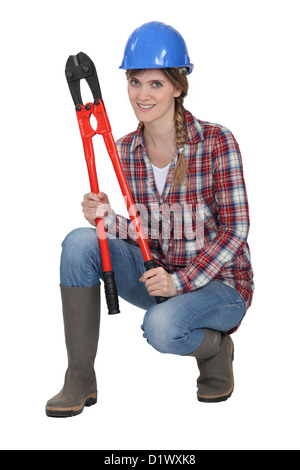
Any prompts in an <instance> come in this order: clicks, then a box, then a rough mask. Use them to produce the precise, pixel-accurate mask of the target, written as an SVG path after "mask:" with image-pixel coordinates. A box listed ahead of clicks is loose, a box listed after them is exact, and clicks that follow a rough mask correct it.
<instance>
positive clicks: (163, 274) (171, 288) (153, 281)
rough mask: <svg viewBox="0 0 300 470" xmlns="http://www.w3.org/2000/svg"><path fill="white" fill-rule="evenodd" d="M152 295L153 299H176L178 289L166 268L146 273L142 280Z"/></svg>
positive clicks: (150, 270)
mask: <svg viewBox="0 0 300 470" xmlns="http://www.w3.org/2000/svg"><path fill="white" fill-rule="evenodd" d="M140 281H141V282H144V283H145V286H146V288H147V290H148V292H149V294H150V295H152V296H153V297H174V296H175V295H176V289H175V285H174V282H173V279H172V278H171V276H170V274H168V273H167V271H165V270H164V268H161V267H160V268H154V269H149V271H146V272H145V273H144V274H143V275H142V277H141V279H140Z"/></svg>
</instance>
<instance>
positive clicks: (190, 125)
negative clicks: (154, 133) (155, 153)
mask: <svg viewBox="0 0 300 470" xmlns="http://www.w3.org/2000/svg"><path fill="white" fill-rule="evenodd" d="M185 119H186V123H187V132H188V135H187V140H186V144H197V143H198V142H200V141H202V140H204V136H203V132H202V128H201V124H200V122H199V121H198V119H196V118H195V117H194V116H193V115H192V114H191V113H190V112H189V111H185ZM143 128H144V124H143V123H142V122H140V123H139V125H138V128H137V130H136V133H135V142H134V148H136V147H138V146H139V145H140V146H142V147H144V146H145V143H144V139H143Z"/></svg>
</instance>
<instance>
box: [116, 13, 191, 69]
mask: <svg viewBox="0 0 300 470" xmlns="http://www.w3.org/2000/svg"><path fill="white" fill-rule="evenodd" d="M161 68H185V69H186V74H189V73H191V72H192V70H193V68H194V65H193V64H191V62H190V58H189V55H188V50H187V47H186V44H185V41H184V39H183V37H182V36H181V34H180V33H179V32H178V31H177V30H176V29H174V28H173V27H172V26H168V25H166V24H165V23H160V22H158V21H151V22H150V23H145V24H143V25H142V26H140V27H139V28H137V29H136V30H135V31H133V33H132V34H131V36H130V37H129V39H128V41H127V44H126V47H125V51H124V58H123V61H122V65H121V66H120V69H125V70H132V69H161Z"/></svg>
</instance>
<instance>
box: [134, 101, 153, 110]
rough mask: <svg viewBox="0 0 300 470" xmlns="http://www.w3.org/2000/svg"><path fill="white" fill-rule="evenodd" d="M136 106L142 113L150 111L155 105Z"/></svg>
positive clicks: (139, 104)
mask: <svg viewBox="0 0 300 470" xmlns="http://www.w3.org/2000/svg"><path fill="white" fill-rule="evenodd" d="M137 105H138V107H139V109H141V110H142V111H150V110H151V109H152V108H154V106H155V104H141V103H138V104H137Z"/></svg>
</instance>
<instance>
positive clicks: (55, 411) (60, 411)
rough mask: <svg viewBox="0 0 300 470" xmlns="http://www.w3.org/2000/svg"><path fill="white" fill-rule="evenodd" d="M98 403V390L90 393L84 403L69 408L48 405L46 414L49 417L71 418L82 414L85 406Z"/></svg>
mask: <svg viewBox="0 0 300 470" xmlns="http://www.w3.org/2000/svg"><path fill="white" fill-rule="evenodd" d="M96 403H97V392H96V393H92V394H91V395H88V396H87V397H86V398H85V399H84V401H83V404H82V405H79V406H74V407H68V408H58V407H53V406H48V407H46V415H47V416H48V417H49V418H71V417H73V416H77V415H80V414H81V413H82V412H83V409H84V407H85V406H87V407H90V406H93V405H96Z"/></svg>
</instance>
